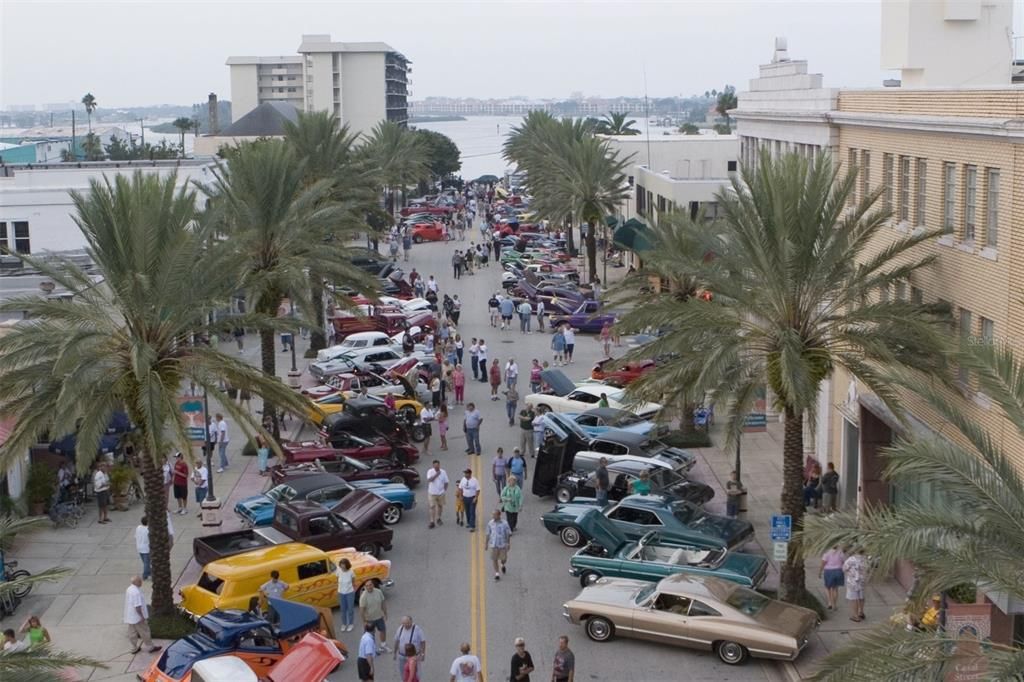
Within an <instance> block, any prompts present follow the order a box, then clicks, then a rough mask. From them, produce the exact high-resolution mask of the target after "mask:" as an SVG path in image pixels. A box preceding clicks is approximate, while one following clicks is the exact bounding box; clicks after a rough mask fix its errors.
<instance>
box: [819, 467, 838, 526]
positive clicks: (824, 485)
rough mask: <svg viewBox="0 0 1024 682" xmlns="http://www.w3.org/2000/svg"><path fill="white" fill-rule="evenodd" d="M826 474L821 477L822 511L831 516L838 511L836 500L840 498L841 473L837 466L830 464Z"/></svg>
mask: <svg viewBox="0 0 1024 682" xmlns="http://www.w3.org/2000/svg"><path fill="white" fill-rule="evenodd" d="M825 468H826V471H825V474H824V475H823V476H822V477H821V511H822V513H825V514H829V513H831V512H834V511H835V510H836V498H837V497H838V496H839V473H838V472H836V465H835V464H833V463H832V462H829V463H828V464H826V465H825Z"/></svg>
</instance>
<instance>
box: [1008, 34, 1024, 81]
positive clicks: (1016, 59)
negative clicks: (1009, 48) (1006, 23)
mask: <svg viewBox="0 0 1024 682" xmlns="http://www.w3.org/2000/svg"><path fill="white" fill-rule="evenodd" d="M1010 77H1011V79H1012V80H1013V82H1014V83H1024V36H1014V37H1013V63H1012V66H1011V67H1010Z"/></svg>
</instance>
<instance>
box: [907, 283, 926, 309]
mask: <svg viewBox="0 0 1024 682" xmlns="http://www.w3.org/2000/svg"><path fill="white" fill-rule="evenodd" d="M910 302H911V303H913V304H914V305H922V304H923V303H924V292H923V291H921V290H920V289H918V288H917V287H910Z"/></svg>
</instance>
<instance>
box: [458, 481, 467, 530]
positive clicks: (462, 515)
mask: <svg viewBox="0 0 1024 682" xmlns="http://www.w3.org/2000/svg"><path fill="white" fill-rule="evenodd" d="M465 523H466V503H465V502H464V501H463V499H462V488H460V487H459V486H458V484H456V485H455V525H456V526H462V525H464V524H465Z"/></svg>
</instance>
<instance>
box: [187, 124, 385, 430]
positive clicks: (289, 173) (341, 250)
mask: <svg viewBox="0 0 1024 682" xmlns="http://www.w3.org/2000/svg"><path fill="white" fill-rule="evenodd" d="M212 173H213V182H211V183H209V184H205V185H200V187H201V189H202V191H203V193H204V194H206V195H207V196H208V197H209V198H210V204H211V206H210V209H209V219H210V221H211V222H212V223H213V224H214V225H216V228H217V230H218V231H219V233H220V234H222V235H223V236H224V237H226V243H227V244H229V245H230V248H231V251H232V253H233V260H234V262H235V263H236V267H235V268H234V272H235V273H236V274H237V282H236V284H237V288H239V289H242V290H244V291H246V293H247V295H248V297H249V300H250V301H252V305H253V308H254V310H255V312H256V313H258V314H259V315H261V316H262V317H263V318H265V319H271V318H274V317H276V316H277V311H278V307H279V306H280V305H281V303H282V301H283V299H284V298H285V297H286V296H287V297H289V298H290V299H291V301H292V303H293V304H295V306H296V308H297V310H298V311H299V312H300V313H301V314H302V315H303V317H304V318H305V319H307V320H315V319H318V318H319V316H321V315H322V312H321V311H320V310H314V304H313V302H312V301H311V299H310V296H309V289H310V287H309V274H308V273H309V271H310V270H313V271H315V272H317V273H319V276H322V277H323V278H325V279H326V280H327V281H328V282H329V283H330V284H331V285H333V286H336V287H351V288H354V289H357V290H362V291H366V283H367V282H366V280H365V279H364V277H363V276H362V275H361V273H360V272H359V271H357V270H355V269H354V268H353V267H352V263H351V254H350V253H349V252H348V247H347V246H346V244H347V242H348V240H349V239H350V238H351V237H352V236H353V234H352V232H351V231H350V227H349V223H348V222H347V220H348V216H347V215H346V211H347V207H344V206H340V205H339V204H338V203H337V202H335V201H333V200H332V199H331V193H332V191H333V190H334V181H333V180H321V181H319V182H316V183H314V184H312V185H309V184H307V182H306V179H307V175H306V167H305V164H304V163H303V162H301V161H299V160H298V159H297V158H296V156H295V152H294V151H292V149H291V148H290V147H289V146H288V144H287V143H285V141H284V140H261V141H259V142H249V143H244V144H241V145H239V146H238V147H236V148H235V150H234V152H233V153H232V154H231V155H230V156H229V157H228V160H227V162H226V163H225V162H223V161H219V162H218V163H217V166H216V168H214V169H213V171H212ZM326 235H330V238H327V236H326ZM294 326H295V325H294V322H286V321H284V320H281V321H278V323H277V327H278V328H279V329H281V330H288V329H290V330H292V331H294ZM260 353H261V367H262V369H263V372H264V374H265V375H266V379H267V380H269V381H276V380H277V355H276V354H275V353H274V328H273V327H272V326H265V327H264V328H262V329H261V331H260ZM289 404H292V403H289ZM274 405H275V403H273V402H265V403H264V410H263V411H264V413H265V414H270V415H271V416H272V418H273V420H274V428H273V430H274V436H275V438H276V437H277V436H278V424H277V415H278V412H277V410H276V409H274Z"/></svg>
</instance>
